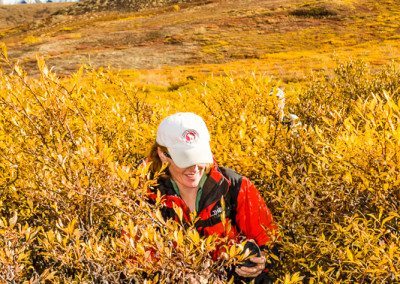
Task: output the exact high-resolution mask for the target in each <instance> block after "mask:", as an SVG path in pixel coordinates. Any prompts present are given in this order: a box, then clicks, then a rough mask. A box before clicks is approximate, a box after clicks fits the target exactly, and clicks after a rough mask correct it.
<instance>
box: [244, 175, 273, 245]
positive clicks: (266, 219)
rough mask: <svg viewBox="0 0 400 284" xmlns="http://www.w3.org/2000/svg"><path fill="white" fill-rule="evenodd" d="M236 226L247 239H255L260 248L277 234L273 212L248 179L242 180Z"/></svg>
mask: <svg viewBox="0 0 400 284" xmlns="http://www.w3.org/2000/svg"><path fill="white" fill-rule="evenodd" d="M236 224H237V226H238V227H239V229H240V231H241V233H242V234H244V235H245V236H246V238H247V239H254V240H255V242H256V243H257V244H258V245H259V246H263V245H266V244H267V243H268V242H269V241H270V240H271V238H272V236H273V235H275V234H277V225H276V224H275V222H274V220H273V217H272V214H271V211H270V210H269V209H268V207H267V205H266V204H265V201H264V200H263V198H262V196H261V195H260V193H259V191H258V190H257V188H256V187H255V186H254V184H253V183H252V182H250V180H249V179H248V178H246V177H243V179H242V184H241V186H240V190H239V193H238V197H237V207H236Z"/></svg>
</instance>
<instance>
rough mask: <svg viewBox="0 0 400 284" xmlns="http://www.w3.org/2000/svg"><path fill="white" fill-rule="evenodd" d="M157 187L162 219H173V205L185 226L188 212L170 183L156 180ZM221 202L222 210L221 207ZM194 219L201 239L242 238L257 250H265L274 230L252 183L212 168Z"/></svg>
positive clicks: (237, 175) (269, 215)
mask: <svg viewBox="0 0 400 284" xmlns="http://www.w3.org/2000/svg"><path fill="white" fill-rule="evenodd" d="M158 183H159V184H158V186H157V188H156V189H155V192H153V193H156V191H157V190H158V191H160V193H161V195H162V196H163V203H164V208H163V209H162V214H163V217H164V218H173V219H177V216H176V213H175V211H174V209H173V205H174V204H175V205H177V206H179V207H180V208H182V211H183V218H184V219H185V221H188V222H189V221H190V220H189V218H190V217H189V216H190V209H189V207H188V206H187V205H186V203H185V202H184V201H183V199H182V198H181V197H180V196H179V195H178V194H177V193H176V192H175V190H174V188H173V185H172V183H171V181H170V179H168V178H167V179H166V178H160V179H159V181H158ZM155 197H156V194H151V195H150V199H152V198H155ZM222 198H223V199H224V202H225V206H222V204H221V199H222ZM223 210H225V218H226V219H225V220H226V223H228V222H230V224H231V226H226V225H225V226H224V224H223V223H222V220H221V215H222V212H223ZM197 216H198V217H199V220H198V221H197V222H196V228H197V229H198V231H199V232H200V233H201V234H202V235H204V236H208V235H212V234H216V235H218V236H220V237H226V236H227V237H228V238H229V239H232V240H234V241H235V240H236V241H239V240H240V239H242V237H244V238H246V239H253V240H254V241H255V242H256V243H257V244H258V245H259V246H260V247H262V246H265V245H266V244H267V243H268V242H269V241H270V240H271V237H272V234H275V233H276V230H277V226H276V224H275V223H274V221H273V218H272V214H271V212H270V210H269V209H268V207H267V205H266V204H265V202H264V200H263V198H262V197H261V195H260V193H259V192H258V190H257V189H256V187H255V186H254V185H253V183H251V182H250V181H249V179H247V178H246V177H243V176H241V175H239V174H237V173H236V172H234V171H233V170H230V169H228V168H223V167H218V166H217V165H216V164H214V165H213V167H212V168H211V170H210V173H209V174H208V177H207V179H206V181H205V183H204V185H203V190H202V195H201V197H200V201H199V205H198V208H197Z"/></svg>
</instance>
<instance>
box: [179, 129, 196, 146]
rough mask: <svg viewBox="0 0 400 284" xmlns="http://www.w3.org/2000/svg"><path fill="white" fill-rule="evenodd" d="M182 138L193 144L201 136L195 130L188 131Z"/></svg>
mask: <svg viewBox="0 0 400 284" xmlns="http://www.w3.org/2000/svg"><path fill="white" fill-rule="evenodd" d="M182 138H183V139H184V140H185V142H186V143H188V144H191V143H193V142H195V141H196V140H197V139H198V138H199V134H198V133H197V131H196V130H194V129H188V130H186V131H185V132H183V134H182Z"/></svg>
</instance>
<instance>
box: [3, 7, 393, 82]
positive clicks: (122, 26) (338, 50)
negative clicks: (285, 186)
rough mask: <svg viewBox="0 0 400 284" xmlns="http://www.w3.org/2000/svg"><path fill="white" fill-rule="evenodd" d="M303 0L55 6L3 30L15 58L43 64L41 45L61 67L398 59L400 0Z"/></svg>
mask: <svg viewBox="0 0 400 284" xmlns="http://www.w3.org/2000/svg"><path fill="white" fill-rule="evenodd" d="M304 3H305V2H304V1H299V0H285V1H281V0H268V1H244V0H239V1H237V0H227V1H216V0H214V1H203V2H195V3H186V4H175V5H166V6H165V7H161V8H160V7H159V8H152V9H144V10H141V11H139V12H125V13H122V12H120V11H119V12H104V11H103V12H96V13H95V12H93V13H88V12H87V11H86V14H84V15H68V14H65V13H64V14H62V13H60V12H58V13H57V12H56V11H54V10H52V11H48V12H49V13H48V15H49V16H47V17H46V16H45V15H44V16H43V18H41V19H37V20H32V17H28V15H32V13H34V12H31V13H23V15H21V16H20V17H21V19H19V20H16V21H15V25H14V26H12V27H11V26H10V23H7V24H6V25H5V26H4V24H3V23H2V26H0V36H1V41H3V42H5V43H6V45H7V47H8V49H9V56H10V58H12V59H14V60H17V59H18V60H20V61H21V62H23V64H24V66H25V68H27V69H28V70H35V68H36V67H35V66H36V63H35V62H36V55H37V54H39V55H41V56H43V57H44V58H45V59H46V61H47V63H48V64H49V65H50V66H53V67H54V70H55V71H57V72H58V73H61V74H66V73H69V72H73V71H74V70H76V69H77V68H78V66H79V65H81V64H83V63H86V64H91V65H92V66H94V67H99V66H112V67H113V68H116V69H123V70H125V69H150V70H154V69H162V68H166V67H168V68H169V67H173V66H180V68H179V70H180V72H183V73H185V74H188V73H197V72H200V73H202V72H220V71H223V70H225V69H229V70H231V71H232V70H259V71H265V72H267V73H268V74H271V75H276V76H279V77H281V78H283V79H284V80H289V81H290V80H297V79H299V78H302V77H303V75H304V73H305V72H308V71H310V70H320V69H325V68H329V67H330V66H333V65H334V61H335V60H341V59H346V60H347V59H349V58H353V59H357V58H358V59H363V60H365V61H367V62H370V63H372V64H373V65H374V64H378V65H379V64H382V63H385V62H388V61H391V60H394V61H398V60H399V54H400V52H399V46H400V43H399V39H400V29H399V27H398V24H397V23H398V22H400V7H399V5H395V3H394V2H393V1H380V2H379V3H377V2H376V1H362V0H352V1H334V2H332V1H330V2H328V1H311V2H310V1H309V2H307V3H308V4H304ZM80 4H81V5H82V3H80ZM76 5H79V4H75V5H74V6H68V7H67V9H72V8H73V7H78V6H76ZM29 6H30V7H29V8H30V9H32V11H35V10H36V9H40V7H39V6H37V5H29ZM19 7H21V9H22V8H25V7H27V6H25V7H23V5H18V9H19ZM48 7H51V5H50V6H48ZM7 8H8V7H7ZM3 9H4V8H3ZM9 9H17V7H15V6H14V7H12V6H9ZM10 11H11V10H10ZM58 11H65V7H63V8H60V9H59V10H58ZM3 13H4V12H3ZM12 13H13V14H15V12H12ZM55 14H57V15H55ZM24 15H26V17H27V18H26V20H23V19H22V18H23V16H24ZM22 22H25V23H24V24H22ZM188 70H189V71H188ZM193 70H195V72H193ZM32 72H34V71H32Z"/></svg>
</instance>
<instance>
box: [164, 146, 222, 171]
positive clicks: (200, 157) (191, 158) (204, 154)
mask: <svg viewBox="0 0 400 284" xmlns="http://www.w3.org/2000/svg"><path fill="white" fill-rule="evenodd" d="M168 153H169V154H170V155H171V157H172V160H173V161H174V163H175V164H176V165H177V166H178V167H180V168H187V167H190V166H193V165H197V164H212V163H213V162H214V160H213V156H212V153H211V149H210V145H209V144H203V145H196V147H193V148H189V149H179V148H168Z"/></svg>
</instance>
